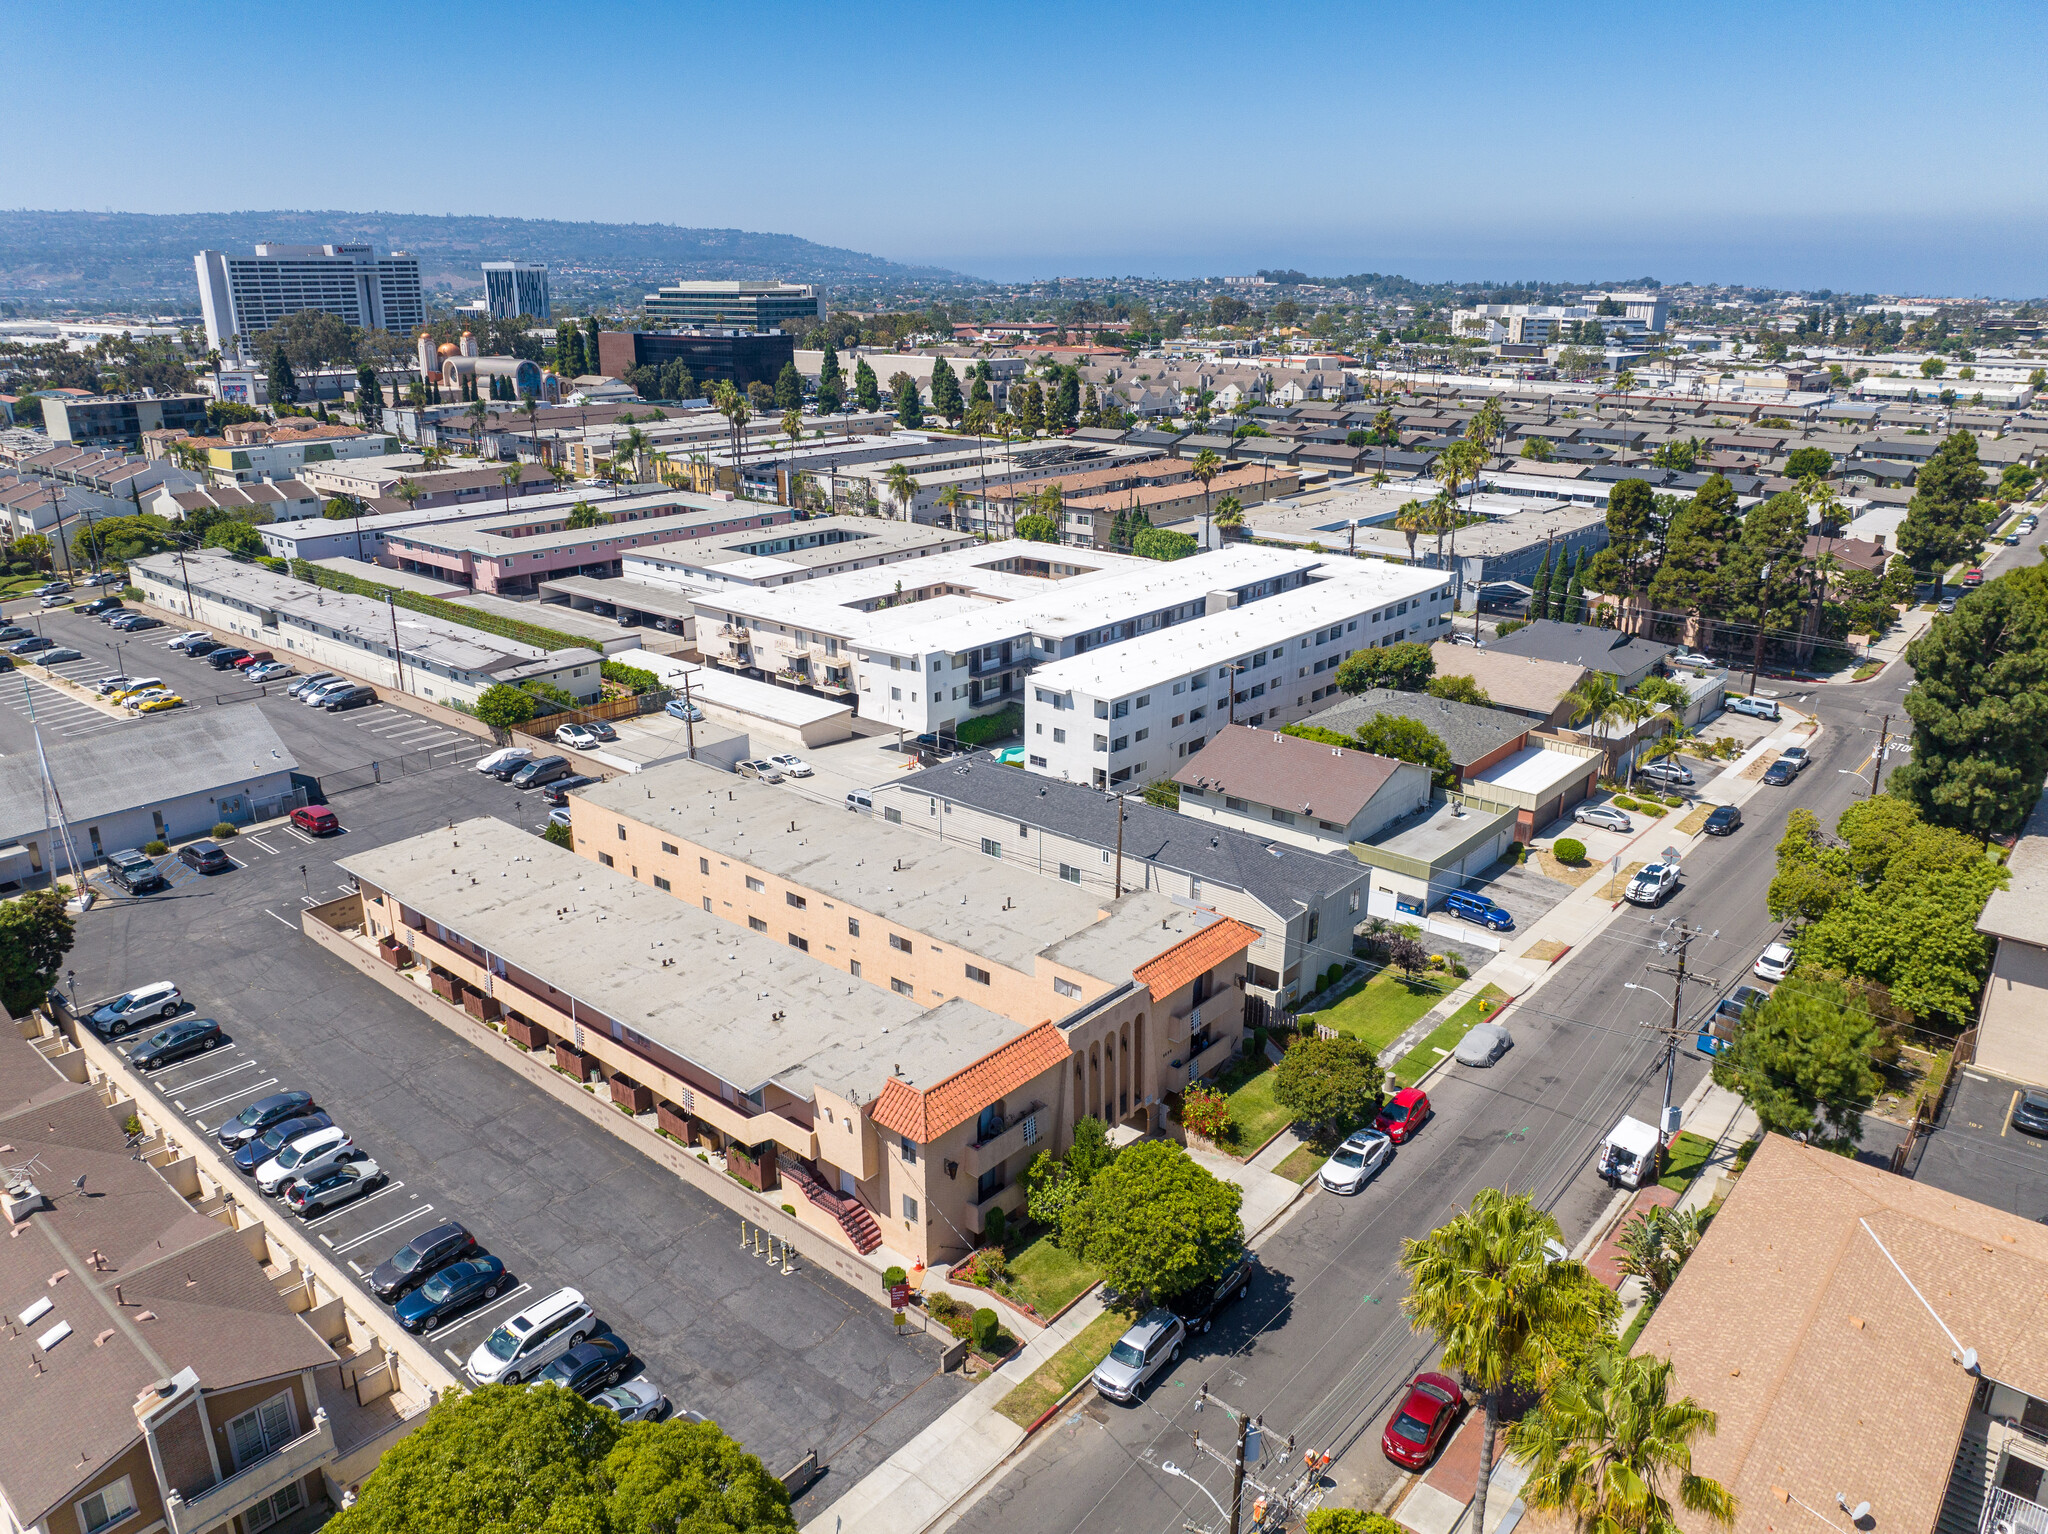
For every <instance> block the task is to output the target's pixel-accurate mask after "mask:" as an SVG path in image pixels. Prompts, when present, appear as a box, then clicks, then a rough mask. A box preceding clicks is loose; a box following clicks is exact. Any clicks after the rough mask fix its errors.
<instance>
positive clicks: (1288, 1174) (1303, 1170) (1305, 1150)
mask: <svg viewBox="0 0 2048 1534" xmlns="http://www.w3.org/2000/svg"><path fill="white" fill-rule="evenodd" d="M1329 1159H1330V1153H1329V1151H1327V1150H1325V1149H1324V1148H1323V1147H1322V1146H1320V1145H1297V1146H1295V1147H1294V1149H1293V1150H1291V1151H1289V1152H1288V1153H1287V1157H1286V1159H1285V1160H1284V1161H1282V1162H1281V1163H1280V1164H1279V1165H1278V1166H1276V1167H1274V1168H1273V1170H1274V1171H1275V1172H1277V1173H1279V1174H1280V1175H1281V1176H1282V1177H1284V1178H1286V1179H1287V1180H1288V1181H1289V1182H1307V1181H1308V1180H1309V1179H1310V1178H1311V1177H1313V1176H1315V1175H1316V1169H1317V1168H1318V1167H1320V1166H1321V1165H1322V1164H1323V1163H1324V1162H1325V1161H1328V1160H1329Z"/></svg>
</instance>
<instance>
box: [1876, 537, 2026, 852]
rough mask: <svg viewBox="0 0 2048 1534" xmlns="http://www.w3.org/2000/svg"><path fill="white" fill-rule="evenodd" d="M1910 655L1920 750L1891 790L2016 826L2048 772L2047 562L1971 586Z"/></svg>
mask: <svg viewBox="0 0 2048 1534" xmlns="http://www.w3.org/2000/svg"><path fill="white" fill-rule="evenodd" d="M1916 500H1917V497H1916ZM1909 516H1910V513H1909ZM1906 662H1907V664H1908V665H1909V666H1911V667H1912V668H1913V674H1914V676H1915V677H1917V678H1918V679H1919V685H1918V686H1917V687H1915V688H1914V689H1913V690H1912V691H1911V692H1909V693H1907V694H1906V712H1907V714H1908V715H1910V716H1911V718H1912V720H1913V752H1912V755H1911V757H1909V758H1908V760H1907V761H1906V762H1905V763H1904V764H1903V765H1901V766H1899V767H1898V768H1896V769H1895V770H1894V771H1893V773H1892V777H1891V792H1892V793H1894V794H1896V795H1898V796H1899V797H1900V798H1902V799H1905V800H1907V801H1908V802H1910V803H1911V804H1912V805H1914V807H1915V808H1917V809H1918V810H1919V812H1920V814H1921V815H1922V816H1923V817H1924V818H1925V819H1927V820H1928V821H1931V822H1933V823H1934V824H1936V825H1946V826H1953V827H1955V828H1956V829H1957V830H1961V831H1967V832H1969V833H1970V834H1971V835H1973V836H1976V837H1978V838H1979V839H1983V838H1988V837H1991V836H1996V835H2013V834H2017V833H2018V831H2019V830H2020V828H2021V827H2022V826H2023V825H2024V824H2025V822H2026V818H2027V815H2028V813H2029V812H2030V811H2031V810H2032V809H2033V806H2034V801H2035V800H2036V798H2038V797H2039V795H2040V791H2041V783H2042V779H2043V777H2044V776H2048V568H2044V567H2043V566H2041V565H2031V566H2028V567H2026V568H2023V569H2018V570H2013V571H2009V572H2008V573H2006V574H2004V575H2001V576H1999V577H1998V578H1997V579H1996V580H1994V581H1992V582H1990V583H1989V584H1988V585H1985V586H1983V587H1980V588H1979V589H1978V590H1976V591H1975V592H1972V593H1971V594H1970V595H1968V596H1966V597H1965V598H1963V600H1962V601H1961V602H1960V603H1958V604H1957V606H1956V610H1955V611H1954V612H1952V613H1950V614H1949V615H1948V616H1947V617H1945V618H1942V619H1941V620H1939V621H1938V622H1936V623H1934V624H1933V625H1932V626H1930V627H1929V628H1928V629H1927V630H1926V631H1925V632H1923V633H1922V634H1921V635H1920V637H1919V638H1917V639H1915V640H1914V641H1913V642H1912V644H1910V645H1909V646H1907V648H1906Z"/></svg>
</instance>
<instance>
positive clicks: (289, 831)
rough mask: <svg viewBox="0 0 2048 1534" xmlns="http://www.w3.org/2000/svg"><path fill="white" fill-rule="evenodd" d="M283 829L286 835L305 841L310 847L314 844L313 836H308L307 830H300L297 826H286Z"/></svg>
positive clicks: (298, 840)
mask: <svg viewBox="0 0 2048 1534" xmlns="http://www.w3.org/2000/svg"><path fill="white" fill-rule="evenodd" d="M283 830H284V834H285V835H286V836H289V837H290V838H291V839H292V840H293V841H295V842H300V843H303V844H304V845H305V846H308V847H310V846H312V845H313V838H312V837H310V836H308V835H307V834H306V833H305V832H303V831H301V830H299V829H298V828H297V827H296V826H285V827H284V828H283Z"/></svg>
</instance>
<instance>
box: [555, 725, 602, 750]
mask: <svg viewBox="0 0 2048 1534" xmlns="http://www.w3.org/2000/svg"><path fill="white" fill-rule="evenodd" d="M555 744H556V745H558V746H567V747H568V748H569V749H570V750H572V751H594V750H596V749H597V744H598V739H597V732H596V731H595V730H592V729H591V728H590V727H589V726H588V725H581V724H565V725H563V726H562V727H561V728H560V729H558V730H556V731H555Z"/></svg>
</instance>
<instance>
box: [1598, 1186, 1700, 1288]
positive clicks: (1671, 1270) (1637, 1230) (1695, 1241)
mask: <svg viewBox="0 0 2048 1534" xmlns="http://www.w3.org/2000/svg"><path fill="white" fill-rule="evenodd" d="M1705 1216H1706V1211H1705V1210H1704V1209H1693V1210H1688V1211H1687V1212H1686V1213H1684V1214H1674V1213H1673V1212H1672V1211H1671V1210H1669V1209H1663V1208H1660V1207H1658V1206H1657V1205H1655V1204H1652V1205H1650V1207H1649V1208H1647V1209H1642V1210H1638V1211H1637V1213H1636V1217H1635V1218H1634V1219H1632V1220H1630V1221H1629V1222H1628V1224H1626V1225H1624V1226H1622V1228H1621V1233H1620V1234H1619V1235H1617V1236H1616V1237H1615V1238H1614V1244H1615V1245H1616V1246H1617V1247H1619V1248H1620V1250H1621V1257H1620V1260H1619V1261H1618V1262H1617V1264H1616V1266H1617V1267H1619V1268H1620V1269H1621V1271H1622V1272H1624V1273H1626V1274H1629V1275H1631V1276H1633V1277H1636V1278H1640V1279H1641V1280H1642V1281H1643V1283H1644V1284H1645V1285H1647V1286H1648V1288H1649V1290H1650V1299H1651V1302H1652V1303H1653V1304H1654V1303H1655V1302H1657V1301H1659V1300H1662V1299H1663V1298H1664V1295H1665V1293H1666V1292H1667V1291H1668V1290H1669V1289H1670V1288H1671V1285H1672V1283H1673V1281H1674V1280H1676V1279H1677V1277H1678V1270H1679V1269H1680V1268H1682V1267H1684V1266H1685V1260H1686V1258H1688V1257H1690V1256H1692V1254H1693V1249H1694V1248H1695V1247H1697V1246H1698V1245H1699V1244H1700V1237H1701V1236H1702V1235H1704V1234H1706V1219H1705Z"/></svg>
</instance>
